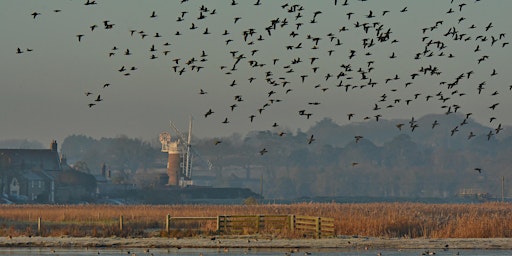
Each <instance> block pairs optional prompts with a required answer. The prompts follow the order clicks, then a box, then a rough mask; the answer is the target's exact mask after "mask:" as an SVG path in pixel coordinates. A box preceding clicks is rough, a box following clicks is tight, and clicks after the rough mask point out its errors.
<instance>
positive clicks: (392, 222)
mask: <svg viewBox="0 0 512 256" xmlns="http://www.w3.org/2000/svg"><path fill="white" fill-rule="evenodd" d="M511 206H512V205H511V204H509V203H483V204H420V203H368V204H337V203H328V204H324V203H301V204H290V205H276V204H269V205H161V206H151V205H137V206H111V205H5V206H2V207H1V208H0V216H1V217H0V236H7V235H11V236H19V235H35V234H36V231H37V220H38V218H39V217H40V218H41V219H42V220H43V228H42V234H41V235H44V236H62V235H67V236H93V237H105V236H112V235H116V236H130V237H147V236H194V235H199V234H206V235H211V234H215V230H214V229H215V224H214V223H201V224H197V223H195V224H194V223H192V224H190V225H185V226H181V227H180V230H181V231H177V230H172V231H171V232H170V233H169V234H167V232H164V229H165V219H166V216H167V214H170V215H171V216H175V217H214V216H217V215H257V214H262V215H264V214H272V215H275V214H295V215H309V216H320V217H331V218H334V225H335V233H336V235H347V236H371V237H410V238H418V237H423V238H497V237H512V207H511ZM121 215H122V216H123V220H124V228H123V229H122V230H120V227H119V217H120V216H121ZM174 228H176V227H174ZM148 230H152V231H156V232H148ZM269 235H276V236H282V237H290V236H294V235H296V234H290V233H289V232H286V231H283V232H282V233H279V234H269Z"/></svg>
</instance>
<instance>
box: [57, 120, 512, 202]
mask: <svg viewBox="0 0 512 256" xmlns="http://www.w3.org/2000/svg"><path fill="white" fill-rule="evenodd" d="M464 120H466V121H464ZM410 121H411V120H379V121H378V122H376V121H369V122H363V123H353V124H350V125H343V126H340V125H338V124H336V123H334V122H333V121H332V120H330V119H324V120H322V121H320V122H318V123H317V124H316V125H314V126H313V127H311V128H310V129H309V130H308V131H301V130H297V131H288V130H285V131H283V130H279V129H278V128H276V129H275V130H267V131H252V132H249V133H248V134H246V135H245V136H243V135H240V134H233V135H231V136H229V137H224V138H194V139H193V147H194V148H195V149H196V151H198V152H200V154H201V156H200V157H199V156H196V157H195V161H194V166H195V167H196V169H197V170H198V171H199V172H200V171H201V170H206V169H207V168H208V166H207V164H206V161H204V160H209V161H211V163H213V168H212V170H210V171H209V172H210V173H212V172H213V174H214V177H215V178H214V180H213V181H212V182H213V183H212V184H211V185H213V186H245V187H250V188H251V189H252V190H253V191H255V192H259V188H260V185H259V177H261V178H262V181H263V184H262V185H263V188H264V196H265V197H266V198H298V197H303V196H307V197H313V196H372V197H382V196H389V197H451V196H454V195H455V194H456V193H458V192H459V191H460V190H461V189H475V191H482V192H487V193H491V194H495V195H498V194H500V193H501V187H500V182H501V179H502V177H504V178H505V180H508V179H510V178H512V177H510V176H511V175H510V171H509V170H508V168H509V166H511V159H510V157H509V156H510V155H512V143H511V142H512V136H510V131H509V129H507V128H505V129H504V130H502V131H500V132H499V134H496V131H495V128H494V127H487V126H482V125H480V124H478V123H476V122H474V121H472V120H470V119H469V120H468V119H465V117H464V116H463V115H428V116H425V117H422V118H420V119H418V120H414V124H416V126H417V127H416V128H415V129H414V131H413V129H412V128H411V125H410ZM435 121H437V122H438V123H439V125H437V126H436V127H435V128H432V127H431V124H432V123H434V122H435ZM461 122H467V124H464V125H460V123H461ZM399 124H403V125H399ZM397 125H398V126H400V129H399V128H398V126H397ZM454 127H457V131H456V132H454V133H453V134H452V130H453V128H454ZM489 131H494V135H493V136H491V137H488V136H487V135H488V132H489ZM283 132H284V134H283ZM469 134H473V135H475V136H474V137H473V136H471V137H470V138H469V139H468V137H469ZM311 135H314V138H315V141H313V143H311V144H308V143H307V141H308V138H310V136H311ZM356 136H361V137H362V138H361V139H359V140H356V139H355V137H356ZM263 148H265V150H266V151H267V152H266V153H264V154H261V153H260V151H261V150H262V149H263ZM62 153H64V154H65V155H66V157H67V158H68V162H70V163H72V164H75V165H83V169H84V171H88V172H92V173H98V172H100V171H101V166H102V164H103V163H106V164H107V165H108V166H109V169H111V170H113V171H114V170H115V171H116V173H117V174H120V175H117V176H116V177H115V180H114V181H116V182H133V177H135V172H136V171H137V170H151V169H152V168H165V161H166V157H167V156H166V154H165V153H162V152H160V145H159V143H158V140H157V139H156V138H155V141H154V142H151V143H150V142H145V141H142V140H140V139H132V138H128V137H126V136H120V137H118V138H109V139H107V138H102V139H99V140H97V139H93V138H91V137H87V136H85V135H72V136H69V137H67V138H66V139H65V140H64V142H63V143H62ZM234 168H235V169H239V170H242V174H240V172H238V174H236V175H233V174H228V173H229V172H230V171H229V170H232V169H234ZM198 171H195V172H196V173H198ZM130 179H131V180H130ZM511 192H512V191H511ZM508 193H509V189H508V188H506V189H505V194H506V195H508Z"/></svg>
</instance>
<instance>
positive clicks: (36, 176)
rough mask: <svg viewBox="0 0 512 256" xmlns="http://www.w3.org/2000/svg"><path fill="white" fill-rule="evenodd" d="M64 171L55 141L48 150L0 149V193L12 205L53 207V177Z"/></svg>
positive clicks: (62, 161) (63, 161)
mask: <svg viewBox="0 0 512 256" xmlns="http://www.w3.org/2000/svg"><path fill="white" fill-rule="evenodd" d="M67 168H70V167H69V166H68V165H67V164H66V162H65V158H64V157H62V158H60V157H59V153H58V151H57V142H56V141H55V140H53V141H52V143H51V145H50V148H49V149H0V191H1V192H2V195H3V196H7V197H9V198H10V199H13V200H15V201H16V200H19V201H26V202H39V203H55V191H56V189H55V180H56V177H57V176H58V175H59V173H61V172H62V171H63V170H65V169H67Z"/></svg>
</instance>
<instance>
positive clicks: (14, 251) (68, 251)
mask: <svg viewBox="0 0 512 256" xmlns="http://www.w3.org/2000/svg"><path fill="white" fill-rule="evenodd" d="M434 252H435V255H440V256H448V255H471V256H495V255H512V250H455V249H454V250H446V251H443V250H441V251H434ZM0 255H79V256H91V255H105V256H120V255H130V256H141V255H152V256H157V255H183V256H190V255H203V256H207V255H250V256H267V255H297V256H299V255H318V256H334V255H341V256H356V255H357V256H370V255H371V256H376V255H382V256H409V255H428V254H427V251H425V250H420V249H415V250H307V249H303V250H301V251H295V252H290V250H288V249H273V250H271V249H252V250H247V249H229V250H224V249H197V248H194V249H188V248H186V249H176V248H171V249H149V250H147V249H142V248H131V249H130V248H123V249H120V248H118V249H111V248H76V249H73V248H0Z"/></svg>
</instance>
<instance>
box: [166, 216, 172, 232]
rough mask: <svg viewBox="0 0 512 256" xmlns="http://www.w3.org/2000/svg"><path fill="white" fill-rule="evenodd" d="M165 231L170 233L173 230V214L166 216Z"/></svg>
mask: <svg viewBox="0 0 512 256" xmlns="http://www.w3.org/2000/svg"><path fill="white" fill-rule="evenodd" d="M165 231H166V232H167V233H169V232H170V231H171V215H170V214H167V217H166V218H165Z"/></svg>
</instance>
